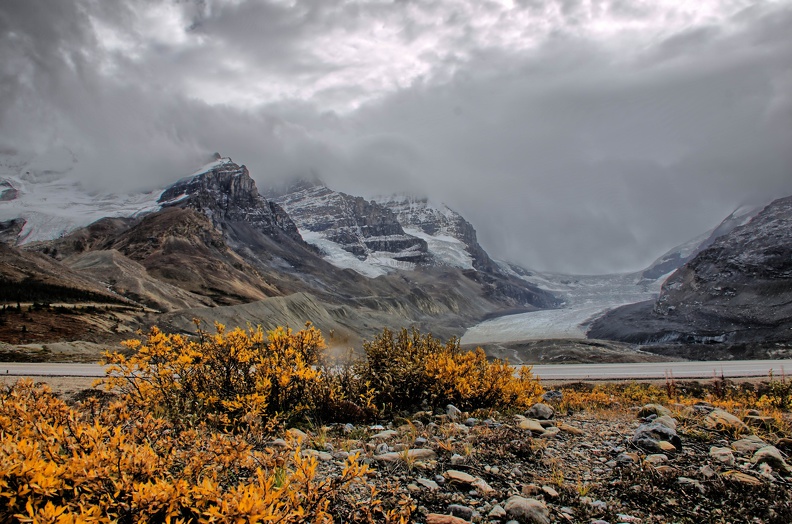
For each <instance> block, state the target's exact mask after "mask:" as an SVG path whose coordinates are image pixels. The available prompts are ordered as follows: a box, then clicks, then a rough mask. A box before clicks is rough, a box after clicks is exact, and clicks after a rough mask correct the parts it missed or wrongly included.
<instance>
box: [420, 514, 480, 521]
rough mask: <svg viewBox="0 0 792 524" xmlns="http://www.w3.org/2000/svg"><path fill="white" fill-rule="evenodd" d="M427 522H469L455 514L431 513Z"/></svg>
mask: <svg viewBox="0 0 792 524" xmlns="http://www.w3.org/2000/svg"><path fill="white" fill-rule="evenodd" d="M426 524H469V523H468V521H467V520H465V519H461V518H459V517H455V516H453V515H441V514H439V513H430V514H428V515H427V516H426Z"/></svg>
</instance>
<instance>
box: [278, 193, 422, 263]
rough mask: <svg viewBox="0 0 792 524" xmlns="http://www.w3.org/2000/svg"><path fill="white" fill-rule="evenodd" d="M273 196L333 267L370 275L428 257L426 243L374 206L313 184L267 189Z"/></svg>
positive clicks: (418, 261) (392, 215)
mask: <svg viewBox="0 0 792 524" xmlns="http://www.w3.org/2000/svg"><path fill="white" fill-rule="evenodd" d="M273 198H274V199H275V201H276V202H278V203H279V204H280V205H281V206H283V208H284V209H285V210H286V211H287V212H288V213H289V216H291V217H292V218H293V219H294V221H295V222H296V223H297V225H298V227H299V229H300V232H301V234H302V235H303V238H305V239H306V240H307V241H308V242H310V243H312V244H313V245H315V246H316V247H317V248H319V249H320V250H322V252H323V253H324V255H325V257H326V259H327V260H328V261H330V262H331V263H333V264H334V265H336V266H338V267H341V268H349V269H353V270H355V271H357V272H359V273H361V274H363V275H366V276H371V277H375V276H379V275H384V274H386V273H388V272H389V271H390V270H393V269H413V268H414V267H415V266H416V264H422V263H425V262H426V261H427V259H428V247H427V244H426V242H425V241H424V240H421V239H420V238H417V237H415V236H412V235H409V234H407V233H405V231H404V229H402V225H401V224H400V223H399V221H398V220H397V217H396V216H395V215H394V214H393V213H392V212H391V211H390V210H389V209H387V208H386V207H384V206H381V205H379V204H377V203H376V202H373V201H367V200H365V199H364V198H362V197H355V196H352V195H348V194H346V193H341V192H338V191H333V190H332V189H330V188H328V187H327V186H325V185H324V184H323V183H321V182H320V181H318V180H312V181H306V180H299V181H297V182H296V183H294V184H292V185H291V186H289V187H288V188H287V189H285V190H282V191H273Z"/></svg>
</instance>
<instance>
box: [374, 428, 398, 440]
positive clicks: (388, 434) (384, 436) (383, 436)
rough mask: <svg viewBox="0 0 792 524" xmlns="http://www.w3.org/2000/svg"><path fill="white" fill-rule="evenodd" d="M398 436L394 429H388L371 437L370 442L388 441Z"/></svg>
mask: <svg viewBox="0 0 792 524" xmlns="http://www.w3.org/2000/svg"><path fill="white" fill-rule="evenodd" d="M398 434H399V432H398V431H396V430H395V429H388V430H385V431H380V432H379V433H377V434H375V435H372V436H371V440H388V439H391V438H393V437H395V436H397V435H398Z"/></svg>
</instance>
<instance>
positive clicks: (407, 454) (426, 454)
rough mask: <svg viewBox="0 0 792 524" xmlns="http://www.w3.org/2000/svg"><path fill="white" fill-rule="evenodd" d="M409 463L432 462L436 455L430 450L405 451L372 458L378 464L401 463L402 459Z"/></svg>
mask: <svg viewBox="0 0 792 524" xmlns="http://www.w3.org/2000/svg"><path fill="white" fill-rule="evenodd" d="M405 458H406V459H407V460H409V461H427V460H434V459H436V458H437V453H435V452H434V450H431V449H422V448H419V449H410V450H407V451H391V452H388V453H383V454H381V455H380V454H377V455H375V456H374V460H376V461H378V462H398V461H403V460H404V459H405Z"/></svg>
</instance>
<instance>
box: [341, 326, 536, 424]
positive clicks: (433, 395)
mask: <svg viewBox="0 0 792 524" xmlns="http://www.w3.org/2000/svg"><path fill="white" fill-rule="evenodd" d="M363 349H364V351H365V353H366V357H365V359H364V360H361V361H360V362H358V363H357V364H356V365H355V375H356V377H357V378H358V379H359V381H360V384H362V385H363V387H364V388H365V391H364V392H362V393H359V395H368V398H369V399H370V403H371V404H373V405H375V406H376V407H377V408H378V409H379V410H380V414H381V415H383V416H386V415H389V414H391V413H393V412H395V411H401V410H410V409H416V408H420V407H421V406H422V405H428V406H431V407H443V406H445V405H446V404H448V403H453V404H457V405H458V407H460V408H462V409H476V408H481V409H485V408H492V407H501V408H502V407H523V406H527V405H528V404H530V403H531V402H532V401H533V400H534V399H535V397H536V396H538V395H539V394H541V391H542V388H541V386H540V385H539V382H538V381H537V380H536V379H535V378H534V377H533V375H532V374H531V370H530V368H528V367H524V368H521V370H520V371H519V372H518V371H517V369H516V368H514V367H513V366H510V365H509V364H508V363H507V362H505V361H500V360H495V361H492V362H489V361H487V358H486V356H485V355H484V352H483V351H482V350H481V349H478V350H476V351H474V352H463V351H462V350H461V349H460V347H459V340H458V339H456V338H452V339H451V340H449V341H448V342H446V343H445V344H444V343H442V342H441V341H439V340H438V339H436V338H434V337H432V335H431V334H428V335H421V334H420V332H418V330H416V329H411V330H409V331H408V330H407V329H402V330H401V331H400V332H399V333H398V334H397V335H396V336H394V334H393V333H392V332H391V331H390V330H388V329H385V330H383V332H382V334H381V335H380V336H378V337H376V338H375V339H374V340H373V341H372V342H367V343H364V344H363Z"/></svg>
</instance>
